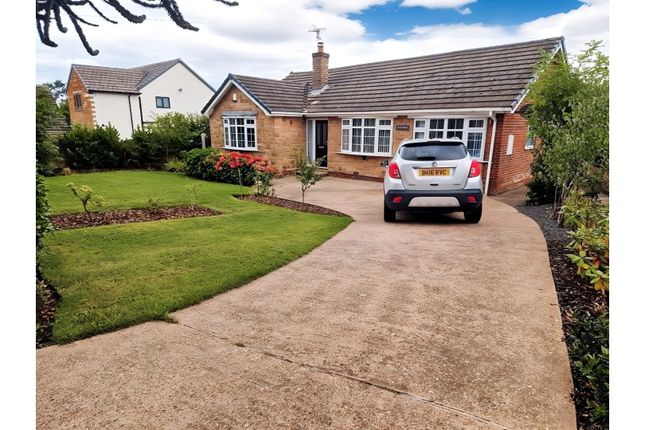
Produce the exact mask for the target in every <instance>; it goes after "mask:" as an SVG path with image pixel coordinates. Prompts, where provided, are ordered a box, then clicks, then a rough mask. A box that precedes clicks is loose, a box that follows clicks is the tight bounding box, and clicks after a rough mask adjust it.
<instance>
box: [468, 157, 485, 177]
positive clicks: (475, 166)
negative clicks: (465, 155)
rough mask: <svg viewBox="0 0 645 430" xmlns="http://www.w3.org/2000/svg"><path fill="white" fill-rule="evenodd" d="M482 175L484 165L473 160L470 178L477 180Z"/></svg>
mask: <svg viewBox="0 0 645 430" xmlns="http://www.w3.org/2000/svg"><path fill="white" fill-rule="evenodd" d="M481 173H482V165H481V164H479V161H477V160H473V162H472V163H470V173H469V174H468V177H469V178H476V177H477V176H479V175H481Z"/></svg>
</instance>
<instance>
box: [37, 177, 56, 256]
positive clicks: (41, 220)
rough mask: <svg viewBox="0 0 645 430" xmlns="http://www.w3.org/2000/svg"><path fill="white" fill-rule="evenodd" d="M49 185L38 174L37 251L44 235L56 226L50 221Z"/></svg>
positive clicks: (40, 246)
mask: <svg viewBox="0 0 645 430" xmlns="http://www.w3.org/2000/svg"><path fill="white" fill-rule="evenodd" d="M48 214H49V203H48V202H47V187H46V186H45V181H44V179H43V177H42V176H41V175H36V251H37V252H38V251H39V250H40V249H41V248H42V242H43V237H45V234H47V233H49V232H50V231H52V230H53V229H54V228H53V226H52V224H51V223H50V222H49V217H48V216H47V215H48Z"/></svg>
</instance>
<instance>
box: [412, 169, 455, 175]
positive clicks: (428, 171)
mask: <svg viewBox="0 0 645 430" xmlns="http://www.w3.org/2000/svg"><path fill="white" fill-rule="evenodd" d="M419 176H450V169H419Z"/></svg>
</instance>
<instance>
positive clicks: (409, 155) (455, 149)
mask: <svg viewBox="0 0 645 430" xmlns="http://www.w3.org/2000/svg"><path fill="white" fill-rule="evenodd" d="M401 158H403V159H404V160H410V161H425V160H428V161H432V160H459V159H461V158H466V147H465V146H464V144H463V143H461V142H455V143H452V142H434V141H429V142H418V143H409V144H407V145H403V146H402V147H401Z"/></svg>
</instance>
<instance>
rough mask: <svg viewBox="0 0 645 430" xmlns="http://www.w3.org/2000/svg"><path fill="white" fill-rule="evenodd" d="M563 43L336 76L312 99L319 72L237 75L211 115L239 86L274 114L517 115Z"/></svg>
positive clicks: (480, 51) (379, 65) (380, 65)
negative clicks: (548, 57) (543, 63)
mask: <svg viewBox="0 0 645 430" xmlns="http://www.w3.org/2000/svg"><path fill="white" fill-rule="evenodd" d="M563 45H564V40H563V38H561V37H557V38H550V39H543V40H534V41H530V42H522V43H514V44H510V45H499V46H492V47H487V48H477V49H469V50H464V51H456V52H448V53H444V54H435V55H425V56H421V57H413V58H404V59H400V60H389V61H379V62H375V63H368V64H359V65H354V66H347V67H337V68H332V69H329V86H328V88H326V89H325V90H324V91H322V92H321V93H320V94H317V95H314V94H312V93H309V89H310V87H311V75H312V72H310V71H309V72H292V73H290V74H289V75H288V76H287V77H285V78H284V79H282V80H276V79H264V78H257V77H251V76H241V75H229V76H228V77H227V78H226V80H225V81H224V83H222V85H221V87H220V89H219V90H218V91H217V92H216V93H215V94H214V95H213V97H212V98H211V99H210V100H209V101H208V103H207V104H206V106H205V107H204V109H203V112H206V111H207V110H208V109H209V107H210V105H211V104H212V103H213V101H214V100H216V99H217V97H218V95H219V93H220V92H221V91H223V90H224V88H225V87H226V84H227V83H228V82H229V81H230V80H233V81H234V82H235V83H237V84H238V85H240V86H241V87H242V88H244V90H245V91H247V92H248V93H249V94H250V95H251V96H252V97H254V98H255V100H256V101H257V102H258V104H260V105H261V106H263V107H264V108H265V109H267V110H268V111H270V112H271V111H273V112H292V113H303V114H304V113H321V112H324V113H340V112H368V111H392V110H398V111H408V110H441V109H459V108H463V109H471V108H472V109H474V108H513V107H514V106H515V104H516V103H517V101H518V100H519V99H520V97H521V96H522V94H523V93H524V91H525V89H526V86H527V84H528V83H529V82H530V80H531V79H532V78H533V75H534V68H535V66H536V64H537V63H538V62H539V61H540V59H541V58H542V55H543V54H544V52H553V51H554V50H555V49H556V48H557V47H558V46H562V47H563Z"/></svg>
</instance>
